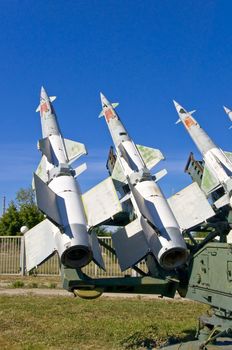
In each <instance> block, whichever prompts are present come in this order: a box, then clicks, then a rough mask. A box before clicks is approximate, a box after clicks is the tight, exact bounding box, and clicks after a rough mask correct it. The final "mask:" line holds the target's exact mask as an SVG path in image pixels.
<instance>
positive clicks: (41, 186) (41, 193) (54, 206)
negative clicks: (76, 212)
mask: <svg viewBox="0 0 232 350" xmlns="http://www.w3.org/2000/svg"><path fill="white" fill-rule="evenodd" d="M34 185H35V193H36V202H37V206H38V207H39V209H40V210H41V211H42V212H43V213H44V214H45V215H47V217H48V218H49V219H51V220H52V221H54V222H55V223H57V224H58V225H62V220H61V216H60V213H59V208H58V196H57V195H56V194H55V193H54V192H53V191H52V190H51V189H50V188H49V187H48V186H47V184H46V183H44V182H43V180H41V178H40V177H39V176H38V175H36V174H34ZM59 200H60V201H61V200H62V199H61V197H59Z"/></svg>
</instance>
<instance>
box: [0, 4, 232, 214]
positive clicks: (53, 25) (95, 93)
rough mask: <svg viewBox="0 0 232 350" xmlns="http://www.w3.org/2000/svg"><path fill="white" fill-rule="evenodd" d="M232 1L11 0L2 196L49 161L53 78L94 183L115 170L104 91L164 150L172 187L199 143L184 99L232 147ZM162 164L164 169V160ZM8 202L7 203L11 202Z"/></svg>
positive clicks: (5, 16)
mask: <svg viewBox="0 0 232 350" xmlns="http://www.w3.org/2000/svg"><path fill="white" fill-rule="evenodd" d="M231 12H232V3H231V2H230V1H223V0H220V1H216V0H215V1H207V0H205V1H186V0H185V1H182V0H179V1H176V0H169V1H165V0H162V1H161V0H157V1H156V0H153V1H150V0H143V1H140V0H130V1H129V0H98V1H96V0H76V1H70V0H66V1H62V0H57V1H50V0H46V1H41V0H37V1H30V0H27V1H26V0H20V1H16V0H1V1H0V52H1V55H0V77H1V79H0V101H1V111H0V120H1V128H0V146H1V147H0V161H1V172H0V200H1V198H2V197H3V196H4V195H5V196H6V199H7V203H9V201H10V200H11V199H14V196H15V193H16V191H17V190H18V189H19V188H21V187H27V186H29V185H30V183H31V178H32V173H33V171H34V170H35V169H36V167H37V164H38V162H39V160H40V153H39V151H37V149H36V144H37V140H38V139H39V138H40V137H41V127H40V120H39V115H38V114H36V113H35V109H36V107H37V105H38V103H39V92H40V87H41V85H44V87H45V88H46V90H47V92H48V93H49V94H50V95H56V96H57V100H56V101H55V103H54V107H55V110H56V113H57V116H58V118H59V123H60V126H61V129H62V132H63V135H64V136H65V137H66V138H70V139H73V140H77V141H80V142H83V143H85V144H86V147H87V148H88V150H89V155H88V156H87V157H85V158H83V161H86V162H87V165H88V170H87V171H86V172H85V173H84V174H83V175H81V176H80V178H79V181H80V185H81V188H82V190H83V191H85V190H86V189H88V188H89V187H91V186H92V185H95V184H96V183H97V182H99V181H100V180H103V179H104V178H105V177H106V176H107V172H106V169H105V163H106V158H107V154H108V149H109V147H110V145H111V144H112V141H111V138H110V134H109V132H108V129H107V126H106V124H105V122H104V120H103V119H98V114H99V112H100V106H101V104H100V98H99V93H100V91H102V92H103V93H104V94H105V95H106V97H107V98H108V99H109V100H110V101H112V102H120V106H119V108H118V113H119V115H120V117H121V119H122V121H123V122H124V124H125V126H126V128H127V130H128V131H129V133H130V135H131V136H132V138H133V140H134V141H135V143H139V144H143V145H147V146H150V147H154V148H159V149H160V150H161V151H162V152H163V153H164V155H165V156H166V161H164V162H162V165H160V166H159V167H158V169H160V168H161V167H165V168H166V169H167V170H168V175H167V176H166V177H165V178H164V179H162V180H161V181H160V186H161V187H162V189H163V190H164V192H165V194H166V195H167V196H169V195H171V194H172V193H174V192H176V191H178V190H180V189H181V188H183V187H184V186H186V185H187V184H189V183H190V179H189V178H188V176H187V175H186V174H184V172H183V169H184V167H185V164H186V160H187V157H188V155H189V153H190V151H193V152H194V153H195V154H196V155H198V153H197V151H196V148H195V145H194V144H193V142H192V140H191V139H190V137H189V135H187V133H186V131H185V130H184V128H183V126H182V125H178V126H176V125H175V121H176V119H177V114H176V111H175V109H174V106H173V103H172V100H173V99H175V100H177V101H178V102H179V103H180V104H182V105H183V106H184V107H186V109H189V110H192V109H197V112H196V114H195V115H194V116H195V118H196V119H197V120H198V122H199V123H200V124H201V125H202V127H203V128H205V130H206V131H207V132H208V134H209V135H210V136H211V137H212V139H213V140H214V141H215V142H216V143H217V144H218V145H220V147H221V148H223V149H225V150H231V148H232V147H231V142H230V140H231V137H232V135H231V132H232V131H231V130H229V129H228V127H229V125H230V123H229V120H228V119H227V116H226V114H225V113H224V112H223V110H222V105H223V104H225V105H226V106H228V107H231V108H232V89H231V85H232V45H231V42H232V25H231ZM154 172H155V169H154ZM0 210H1V205H0Z"/></svg>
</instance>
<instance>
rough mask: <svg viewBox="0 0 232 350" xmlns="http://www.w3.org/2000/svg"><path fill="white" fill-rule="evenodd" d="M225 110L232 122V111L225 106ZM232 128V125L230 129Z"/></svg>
mask: <svg viewBox="0 0 232 350" xmlns="http://www.w3.org/2000/svg"><path fill="white" fill-rule="evenodd" d="M223 108H224V110H225V112H226V114H227V115H228V117H229V119H230V121H232V111H231V110H230V109H229V108H227V107H225V106H223ZM231 128H232V125H231V126H230V127H229V129H231Z"/></svg>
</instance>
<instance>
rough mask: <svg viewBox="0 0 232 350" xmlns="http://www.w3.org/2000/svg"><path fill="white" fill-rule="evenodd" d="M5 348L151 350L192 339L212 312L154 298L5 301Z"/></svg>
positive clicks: (0, 337) (0, 317) (0, 340)
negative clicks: (172, 341)
mask: <svg viewBox="0 0 232 350" xmlns="http://www.w3.org/2000/svg"><path fill="white" fill-rule="evenodd" d="M0 305H1V308H0V325H1V327H0V349H2V350H3V349H5V350H6V349H12V350H18V349H20V350H45V349H46V350H47V349H48V350H61V349H75V350H79V349H80V350H109V349H112V350H119V349H120V350H123V349H128V350H132V349H148V348H149V346H150V349H151V348H152V346H155V345H157V344H161V343H163V342H164V341H165V340H167V338H174V339H177V338H178V339H182V340H188V339H190V338H193V336H194V334H195V326H196V324H197V317H198V316H199V315H201V314H202V313H204V312H206V310H207V307H206V306H204V305H201V304H197V303H192V302H177V301H174V302H173V301H165V300H151V299H150V300H149V299H146V300H144V299H141V298H140V299H139V298H137V299H136V298H135V299H130V300H128V299H118V298H117V299H111V298H99V299H97V300H89V301H86V300H82V299H78V298H73V299H72V298H66V297H36V296H17V297H10V296H1V297H0Z"/></svg>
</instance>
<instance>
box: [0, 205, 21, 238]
mask: <svg viewBox="0 0 232 350" xmlns="http://www.w3.org/2000/svg"><path fill="white" fill-rule="evenodd" d="M22 225H23V224H22V221H21V218H20V215H19V212H18V210H17V208H16V205H15V204H14V202H13V201H12V202H11V203H10V205H9V207H8V208H7V210H6V212H5V214H4V215H3V216H2V217H1V219H0V235H1V236H16V235H18V234H19V233H20V228H21V226H22Z"/></svg>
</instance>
